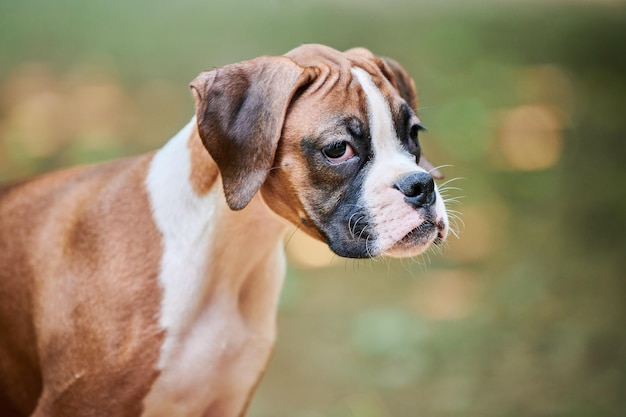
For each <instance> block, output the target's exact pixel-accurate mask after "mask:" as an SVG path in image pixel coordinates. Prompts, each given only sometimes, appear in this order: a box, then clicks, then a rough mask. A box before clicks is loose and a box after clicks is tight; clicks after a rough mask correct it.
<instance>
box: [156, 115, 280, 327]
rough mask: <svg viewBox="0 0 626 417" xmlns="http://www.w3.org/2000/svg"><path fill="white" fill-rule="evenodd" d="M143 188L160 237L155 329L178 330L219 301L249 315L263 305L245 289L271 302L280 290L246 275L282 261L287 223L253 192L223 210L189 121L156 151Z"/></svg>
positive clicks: (213, 171) (209, 163) (215, 178)
mask: <svg viewBox="0 0 626 417" xmlns="http://www.w3.org/2000/svg"><path fill="white" fill-rule="evenodd" d="M147 187H148V190H149V193H150V197H151V204H152V209H153V213H154V218H155V220H156V223H157V226H158V228H159V230H160V231H161V233H162V234H163V257H162V261H161V274H160V279H161V284H162V286H163V288H164V292H165V299H164V301H163V306H164V309H165V310H164V311H163V314H162V321H163V323H162V324H164V325H166V327H172V326H174V327H176V328H178V327H179V326H182V327H184V326H185V323H189V322H190V321H193V317H194V316H195V315H197V314H201V310H202V309H203V307H204V306H205V305H207V304H209V303H210V302H212V301H214V300H213V298H214V297H221V296H227V297H234V299H235V300H236V301H237V302H239V303H240V304H241V305H239V306H238V308H239V309H240V310H241V311H242V313H244V312H245V311H248V310H250V313H252V314H253V313H254V311H255V310H257V308H264V307H263V306H255V305H247V304H246V303H250V304H258V302H260V301H255V299H257V298H258V300H264V298H265V297H261V296H259V295H260V294H258V295H257V296H255V297H253V298H251V299H249V300H248V297H247V296H246V292H248V291H250V290H251V289H253V288H256V287H257V286H259V288H258V290H259V291H263V292H265V291H267V290H269V291H271V292H273V293H274V294H272V295H271V296H270V297H268V298H269V300H270V301H269V303H270V304H272V303H273V302H274V301H275V299H276V297H277V296H278V290H279V287H280V285H278V288H275V287H276V285H275V283H274V284H271V285H270V283H259V282H255V280H259V279H261V278H259V277H256V276H251V273H252V271H254V272H255V274H258V271H259V270H264V268H263V264H267V265H268V267H269V265H274V264H275V263H276V262H275V261H276V256H282V247H281V246H282V242H281V238H282V236H283V233H284V230H285V227H286V226H285V224H284V223H283V222H282V221H281V220H279V218H278V217H277V216H276V215H275V214H273V213H272V212H271V211H270V210H269V209H268V208H267V206H266V205H265V204H264V203H263V201H262V199H261V197H260V196H259V195H257V196H255V197H254V198H253V200H252V201H251V202H250V204H249V205H248V206H247V207H246V208H244V209H243V210H241V211H232V210H231V209H230V208H229V207H228V205H227V204H226V201H225V199H224V192H223V190H222V184H221V179H220V178H219V173H218V170H217V166H216V165H215V162H213V160H212V159H211V158H210V156H209V154H208V152H207V151H206V149H204V147H203V146H202V143H201V141H200V138H199V136H198V132H197V127H196V121H195V118H193V119H192V120H191V122H189V124H188V125H187V126H185V127H184V128H183V129H182V130H181V131H180V132H179V133H178V134H177V135H176V136H174V137H173V138H172V139H171V140H170V141H169V142H168V143H167V144H166V145H165V146H164V147H163V148H162V149H161V150H159V151H158V152H157V153H156V154H155V156H154V159H153V161H152V164H151V167H150V172H149V174H148V178H147ZM216 219H218V220H217V221H216ZM215 236H221V237H222V239H216V238H215ZM216 242H219V243H216ZM242 255H243V256H242ZM207 260H210V262H209V261H207ZM281 263H282V262H281ZM268 272H269V271H268ZM274 272H275V271H274ZM269 276H271V277H272V278H271V279H278V278H275V277H276V276H282V275H281V274H268V277H269ZM268 286H269V288H267V289H265V290H263V287H268ZM168 298H170V299H168ZM177 300H179V301H180V302H179V301H177ZM183 300H184V301H183ZM264 302H268V301H264ZM242 303H243V304H242ZM168 309H170V310H168ZM246 315H247V314H246ZM249 318H250V319H251V320H254V318H253V317H249Z"/></svg>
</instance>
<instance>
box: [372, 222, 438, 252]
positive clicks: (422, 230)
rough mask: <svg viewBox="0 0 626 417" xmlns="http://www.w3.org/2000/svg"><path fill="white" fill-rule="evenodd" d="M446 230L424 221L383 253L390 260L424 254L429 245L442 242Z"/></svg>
mask: <svg viewBox="0 0 626 417" xmlns="http://www.w3.org/2000/svg"><path fill="white" fill-rule="evenodd" d="M445 236H446V229H445V227H444V226H443V225H441V224H439V225H436V224H434V223H432V222H431V221H425V222H423V223H422V224H420V225H419V226H418V227H416V228H415V229H413V230H411V231H410V232H409V233H407V234H406V235H405V236H404V237H403V238H402V239H400V240H399V241H397V242H396V243H395V244H394V245H393V246H391V248H389V249H387V250H385V251H384V254H385V255H386V256H389V257H392V258H410V257H413V256H418V255H421V254H422V253H424V252H426V250H428V248H429V247H430V245H433V244H435V245H438V244H440V243H442V242H443V240H444V239H445Z"/></svg>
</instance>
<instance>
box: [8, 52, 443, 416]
mask: <svg viewBox="0 0 626 417" xmlns="http://www.w3.org/2000/svg"><path fill="white" fill-rule="evenodd" d="M190 87H191V91H192V94H193V97H194V99H195V108H196V115H195V116H194V117H193V118H192V120H191V122H189V124H187V125H186V126H185V127H183V129H182V130H181V131H180V132H179V133H178V134H176V135H175V136H174V137H173V138H172V139H171V140H169V141H168V142H167V143H166V144H165V146H164V147H162V148H161V149H160V150H158V151H156V152H153V153H149V154H147V155H143V156H138V157H134V158H127V159H122V160H117V161H113V162H108V163H103V164H97V165H92V166H83V167H74V168H69V169H66V170H62V171H57V172H52V173H48V174H44V175H42V176H39V177H35V178H34V179H30V180H27V181H23V182H21V183H18V184H14V185H11V186H5V187H4V188H3V189H2V190H1V191H0V415H2V416H6V417H9V416H27V415H32V416H36V417H43V416H81V417H85V416H145V417H156V416H168V417H169V416H205V417H210V416H212V417H231V416H243V415H244V414H245V412H246V409H247V406H248V404H249V401H250V398H251V396H252V393H253V392H254V390H255V388H256V386H257V384H258V383H259V381H260V379H261V376H262V374H263V372H264V368H265V367H266V365H267V362H268V360H269V357H270V353H271V351H272V346H273V343H274V340H275V335H276V311H277V303H278V296H279V291H280V288H281V284H282V280H283V277H284V275H285V259H284V254H283V245H284V244H283V243H282V237H283V234H284V233H285V230H286V229H287V227H288V225H290V224H291V225H295V226H296V227H297V228H298V229H299V230H300V231H302V232H304V233H306V234H308V235H310V236H312V237H314V238H316V239H318V240H321V241H322V242H325V243H326V244H328V246H329V247H330V249H331V250H332V251H333V252H334V253H335V254H337V255H339V256H342V257H348V258H371V257H376V256H381V255H386V256H391V257H410V256H416V255H418V254H420V253H422V252H424V251H425V250H426V249H427V248H428V247H429V246H430V245H433V244H434V245H438V244H440V243H441V242H443V241H444V239H445V238H446V236H447V234H448V227H449V223H448V217H447V214H446V208H445V204H444V201H443V199H442V197H441V195H440V194H439V190H438V188H437V185H436V184H435V182H434V179H437V178H439V177H440V175H441V174H440V173H439V171H438V170H437V169H435V168H434V167H433V166H432V165H431V164H430V162H428V161H427V160H426V159H425V158H424V156H423V154H422V152H421V148H420V143H419V138H418V136H419V134H420V132H421V131H422V130H423V129H424V128H423V126H422V124H421V121H420V119H419V118H418V116H417V115H416V113H415V109H416V108H417V96H416V91H415V86H414V83H413V81H412V79H411V78H410V76H409V75H408V74H407V73H406V71H405V70H404V69H403V68H402V67H401V66H400V65H399V64H398V63H397V62H395V61H393V60H391V59H387V58H380V57H377V56H375V55H373V54H372V53H371V52H370V51H368V50H366V49H363V48H357V49H351V50H348V51H346V52H339V51H336V50H334V49H332V48H330V47H326V46H322V45H303V46H300V47H298V48H296V49H294V50H292V51H290V52H288V53H287V54H285V55H283V56H271V57H270V56H265V57H259V58H256V59H252V60H249V61H244V62H240V63H236V64H232V65H227V66H224V67H221V68H216V69H213V70H211V71H207V72H203V73H201V74H200V75H199V76H198V77H197V78H196V79H195V80H193V81H192V82H191V84H190Z"/></svg>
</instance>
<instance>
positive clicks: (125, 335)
mask: <svg viewBox="0 0 626 417" xmlns="http://www.w3.org/2000/svg"><path fill="white" fill-rule="evenodd" d="M149 161H150V157H142V158H139V159H127V160H122V161H117V162H113V163H109V164H104V165H99V166H95V167H88V168H74V169H71V170H67V171H61V172H58V173H53V174H49V175H46V176H43V177H40V178H37V179H35V180H32V181H29V182H26V183H24V184H21V185H19V186H17V187H15V188H13V189H11V190H9V191H8V192H7V193H5V194H4V196H3V197H2V204H1V205H0V296H1V297H2V300H3V301H2V303H0V322H2V324H3V325H2V326H1V327H0V329H2V330H1V331H2V332H3V334H2V336H1V337H0V340H2V344H1V345H0V358H2V362H0V384H2V389H1V390H0V391H2V392H5V393H6V396H7V398H5V399H4V400H5V401H4V403H3V404H0V415H2V416H10V415H16V416H17V415H26V414H28V413H29V412H31V411H33V409H34V408H35V407H36V406H37V410H36V413H35V415H42V416H43V415H58V411H57V410H64V411H63V412H64V413H70V414H71V415H80V416H88V415H94V413H96V414H98V415H100V414H101V411H99V410H107V415H116V416H126V415H128V416H134V415H137V414H138V413H139V412H140V407H141V398H142V397H143V396H145V394H146V393H147V391H148V389H149V388H150V380H153V379H154V378H156V376H157V373H156V371H155V369H156V367H155V364H156V361H157V358H158V353H159V345H160V340H161V339H162V337H163V335H162V331H161V330H160V329H159V328H158V327H157V319H156V317H157V315H158V307H159V300H160V290H159V287H158V284H157V282H156V277H157V273H158V265H159V262H158V259H159V256H160V247H159V244H158V242H159V236H158V234H157V231H156V229H155V227H154V225H153V224H152V222H151V219H150V218H149V216H146V215H145V213H148V212H149V211H150V208H149V205H148V200H147V195H146V193H145V190H142V189H135V188H133V187H128V184H132V183H137V184H140V183H141V182H142V179H143V178H144V177H145V174H146V170H147V167H148V163H149ZM98 189H104V190H103V191H106V192H101V193H94V190H98ZM53 219H54V220H53ZM129 224H132V225H133V231H132V233H129V230H128V225H129ZM127 259H133V262H128V261H127ZM137 277H145V278H144V279H141V280H139V279H137ZM111 294H114V295H115V296H114V297H111ZM18 381H19V383H18ZM42 382H43V383H45V387H46V390H45V391H44V392H40V391H41V389H42ZM39 395H41V399H40V400H39V402H38V403H37V399H38V397H39ZM83 400H84V402H83ZM94 403H97V404H98V407H97V408H94ZM131 404H132V406H131ZM66 415H69V414H66Z"/></svg>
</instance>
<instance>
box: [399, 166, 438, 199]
mask: <svg viewBox="0 0 626 417" xmlns="http://www.w3.org/2000/svg"><path fill="white" fill-rule="evenodd" d="M395 187H396V188H397V189H398V190H400V192H401V193H402V194H404V200H405V201H406V202H407V203H409V204H410V205H412V206H413V207H415V208H420V207H423V206H430V205H432V204H433V203H434V202H435V199H436V195H435V181H433V177H431V176H430V175H429V174H427V173H425V172H412V173H410V174H407V175H405V176H404V177H402V178H400V179H399V180H398V181H397V182H396V183H395Z"/></svg>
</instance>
